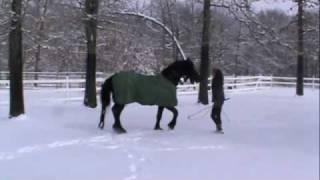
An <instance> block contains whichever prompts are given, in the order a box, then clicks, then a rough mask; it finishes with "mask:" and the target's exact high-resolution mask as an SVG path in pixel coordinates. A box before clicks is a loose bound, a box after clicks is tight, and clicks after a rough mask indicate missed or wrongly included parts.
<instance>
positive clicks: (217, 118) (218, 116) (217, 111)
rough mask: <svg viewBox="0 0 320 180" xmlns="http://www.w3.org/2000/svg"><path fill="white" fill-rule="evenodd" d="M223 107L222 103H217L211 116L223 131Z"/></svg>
mask: <svg viewBox="0 0 320 180" xmlns="http://www.w3.org/2000/svg"><path fill="white" fill-rule="evenodd" d="M221 109H222V104H221V105H216V104H215V105H214V106H213V108H212V111H211V118H212V120H213V121H214V123H215V124H216V127H217V131H222V122H221Z"/></svg>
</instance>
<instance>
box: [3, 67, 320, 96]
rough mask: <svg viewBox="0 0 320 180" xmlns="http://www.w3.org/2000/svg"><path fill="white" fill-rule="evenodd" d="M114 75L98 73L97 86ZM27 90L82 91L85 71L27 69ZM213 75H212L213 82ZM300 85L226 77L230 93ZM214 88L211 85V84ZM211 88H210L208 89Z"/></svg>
mask: <svg viewBox="0 0 320 180" xmlns="http://www.w3.org/2000/svg"><path fill="white" fill-rule="evenodd" d="M109 76H110V74H105V73H101V72H98V73H97V78H96V82H97V89H98V90H99V89H100V85H101V84H102V83H103V81H104V80H105V79H106V78H107V77H109ZM23 77H24V80H23V84H24V89H25V90H34V91H37V90H42V91H44V90H45V91H57V92H65V93H66V94H69V93H70V92H82V91H84V87H85V73H84V72H59V73H56V72H39V73H35V72H25V73H24V74H23ZM8 79H9V73H8V72H0V89H7V88H9V80H8ZM210 80H211V78H209V81H210ZM319 83H320V80H319V78H315V77H311V78H304V86H305V87H310V88H313V89H319ZM295 85H296V78H295V77H273V76H238V77H235V76H225V84H224V86H225V89H226V92H243V91H255V90H259V89H265V88H272V87H275V86H277V87H279V86H281V87H293V86H295ZM198 86H199V85H198V84H188V83H186V84H184V85H178V87H177V92H178V93H179V94H195V93H197V92H198ZM209 87H210V84H209ZM208 90H210V89H208Z"/></svg>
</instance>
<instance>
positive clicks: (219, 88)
mask: <svg viewBox="0 0 320 180" xmlns="http://www.w3.org/2000/svg"><path fill="white" fill-rule="evenodd" d="M223 80H224V78H223V74H222V71H221V70H220V69H218V68H213V69H212V81H211V90H212V102H213V103H214V105H213V107H212V111H211V118H212V120H213V121H214V123H215V124H216V130H217V132H220V133H223V129H222V122H221V110H222V106H223V103H224V101H225V96H224V90H223Z"/></svg>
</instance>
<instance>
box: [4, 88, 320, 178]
mask: <svg viewBox="0 0 320 180" xmlns="http://www.w3.org/2000/svg"><path fill="white" fill-rule="evenodd" d="M294 91H295V90H294V89H293V88H290V89H289V88H273V89H270V90H262V91H257V92H248V93H241V94H231V95H228V97H231V100H229V101H227V102H226V103H225V107H224V113H223V116H222V119H223V123H224V129H225V134H224V135H220V134H215V133H214V124H213V122H212V121H211V119H210V116H209V114H205V112H204V115H199V116H198V117H197V118H196V119H193V120H189V119H188V118H187V117H188V115H190V114H193V113H194V112H197V111H199V110H200V109H203V108H205V107H206V106H201V105H198V104H197V103H195V102H196V96H193V95H189V96H179V105H178V110H179V113H180V114H179V117H178V123H177V126H176V129H175V130H174V131H169V130H164V131H161V132H160V131H153V130H152V128H153V126H154V123H155V116H156V111H157V109H156V107H146V106H140V105H137V104H132V105H129V106H127V107H126V108H125V110H124V113H123V115H122V123H123V125H124V127H125V128H126V129H127V130H128V133H127V134H124V135H117V134H114V133H113V132H112V130H111V128H110V126H111V124H112V123H113V117H112V116H111V113H108V116H107V128H106V129H105V130H103V131H101V130H99V129H97V124H98V119H99V114H100V108H97V109H88V108H85V107H83V106H82V104H81V101H70V102H63V101H55V100H54V99H55V98H59V94H58V93H54V94H49V93H48V92H40V93H38V92H27V94H26V111H27V116H26V117H24V118H19V119H14V120H8V118H7V114H8V105H7V104H6V102H7V98H8V94H7V92H6V91H0V97H1V99H0V101H1V102H0V180H134V179H137V180H189V179H190V180H191V179H192V180H200V179H201V180H206V179H207V180H213V179H216V180H235V179H236V180H240V179H241V180H318V179H319V91H318V90H314V91H312V90H309V89H306V90H305V96H303V97H296V96H295V95H294V93H295V92H294ZM47 98H51V99H52V100H44V99H47ZM170 119H171V114H170V113H168V112H167V111H165V114H164V117H163V120H162V127H163V128H165V127H166V124H167V123H168V122H169V120H170ZM165 129H166V128H165Z"/></svg>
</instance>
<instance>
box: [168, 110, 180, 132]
mask: <svg viewBox="0 0 320 180" xmlns="http://www.w3.org/2000/svg"><path fill="white" fill-rule="evenodd" d="M166 108H167V109H168V110H169V111H171V112H172V113H173V118H172V121H171V122H170V123H169V124H168V126H169V128H170V129H171V130H173V129H174V127H175V126H176V123H177V117H178V110H177V109H176V108H175V107H166Z"/></svg>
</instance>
